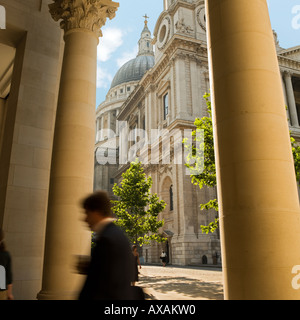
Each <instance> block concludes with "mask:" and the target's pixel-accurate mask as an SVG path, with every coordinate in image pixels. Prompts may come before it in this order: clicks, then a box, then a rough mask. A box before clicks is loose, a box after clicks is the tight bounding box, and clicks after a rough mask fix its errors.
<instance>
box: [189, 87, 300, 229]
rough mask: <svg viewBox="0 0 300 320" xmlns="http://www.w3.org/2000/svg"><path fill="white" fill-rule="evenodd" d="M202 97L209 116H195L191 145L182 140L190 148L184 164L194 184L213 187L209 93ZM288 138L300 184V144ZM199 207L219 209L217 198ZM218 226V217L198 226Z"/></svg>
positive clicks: (213, 161) (215, 179) (201, 186)
mask: <svg viewBox="0 0 300 320" xmlns="http://www.w3.org/2000/svg"><path fill="white" fill-rule="evenodd" d="M203 98H204V99H205V100H206V105H207V112H208V115H209V116H208V117H203V118H201V119H199V118H197V119H196V120H195V123H194V124H195V126H196V129H195V130H194V131H193V132H192V137H193V141H194V143H193V144H192V145H191V144H189V143H188V142H187V140H184V144H185V146H186V148H188V150H190V151H189V153H188V157H187V160H188V163H186V164H185V165H186V167H187V168H189V170H190V172H191V182H192V183H193V184H194V185H198V186H199V188H200V189H202V188H203V186H207V187H209V188H214V187H215V186H216V185H217V178H216V165H215V149H214V138H213V125H212V118H211V102H210V100H209V98H210V95H209V94H208V93H206V94H205V95H204V96H203ZM200 130H203V133H204V142H202V141H200V140H201V139H200V138H199V135H197V132H199V131H200ZM290 139H291V145H292V153H293V158H294V166H295V172H296V178H297V181H298V183H299V185H300V146H299V145H297V143H296V141H295V139H294V138H292V137H290ZM199 143H200V144H199ZM201 143H204V145H202V144H201ZM201 150H204V153H203V152H201ZM191 160H193V161H191ZM189 162H191V163H189ZM203 162H204V163H203ZM201 166H202V167H203V169H204V170H203V171H202V173H201V174H198V171H197V170H198V168H199V167H201ZM200 209H201V210H209V209H213V210H215V211H216V212H218V210H219V209H218V201H217V199H212V200H209V201H208V202H207V203H204V204H200ZM218 226H219V218H218V217H217V218H215V220H214V221H213V222H211V223H210V224H209V225H207V226H204V225H201V226H200V227H201V230H202V232H203V233H209V232H211V233H213V232H214V231H215V230H216V229H217V228H218Z"/></svg>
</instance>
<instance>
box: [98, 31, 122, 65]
mask: <svg viewBox="0 0 300 320" xmlns="http://www.w3.org/2000/svg"><path fill="white" fill-rule="evenodd" d="M123 37H124V33H123V31H122V30H121V29H118V28H105V30H103V37H101V38H100V41H99V45H98V47H97V57H98V60H99V61H102V62H105V61H107V60H109V59H110V57H111V55H112V53H114V52H115V51H116V50H117V49H118V48H119V47H120V46H121V45H122V44H123Z"/></svg>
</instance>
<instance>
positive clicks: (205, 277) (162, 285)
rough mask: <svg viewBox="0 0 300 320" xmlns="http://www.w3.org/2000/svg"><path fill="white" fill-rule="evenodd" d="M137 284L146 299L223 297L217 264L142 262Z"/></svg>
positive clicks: (221, 298)
mask: <svg viewBox="0 0 300 320" xmlns="http://www.w3.org/2000/svg"><path fill="white" fill-rule="evenodd" d="M139 270H140V277H139V279H140V281H139V282H138V285H139V286H141V287H143V288H144V291H145V293H146V295H147V299H149V300H223V284H222V283H223V279H222V271H221V269H220V268H213V267H211V268H209V267H205V268H202V267H199V268H198V267H175V266H166V267H162V266H149V265H142V269H139Z"/></svg>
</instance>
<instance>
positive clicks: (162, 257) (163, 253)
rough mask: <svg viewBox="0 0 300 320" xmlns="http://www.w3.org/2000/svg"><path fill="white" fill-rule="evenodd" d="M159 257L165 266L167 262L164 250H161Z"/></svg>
mask: <svg viewBox="0 0 300 320" xmlns="http://www.w3.org/2000/svg"><path fill="white" fill-rule="evenodd" d="M160 259H161V261H162V264H163V267H165V266H166V263H167V254H166V253H165V251H164V250H163V251H162V253H161V255H160Z"/></svg>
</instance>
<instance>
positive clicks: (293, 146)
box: [291, 137, 300, 185]
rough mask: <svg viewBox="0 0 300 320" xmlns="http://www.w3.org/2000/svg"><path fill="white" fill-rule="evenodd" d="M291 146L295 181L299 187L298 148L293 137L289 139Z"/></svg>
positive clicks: (299, 165) (299, 153)
mask: <svg viewBox="0 0 300 320" xmlns="http://www.w3.org/2000/svg"><path fill="white" fill-rule="evenodd" d="M291 145H292V153H293V158H294V166H295V173H296V179H297V181H298V184H299V185H300V146H299V145H297V143H296V141H295V139H294V138H293V137H291Z"/></svg>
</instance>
